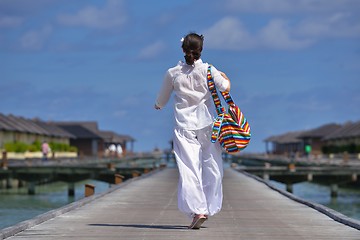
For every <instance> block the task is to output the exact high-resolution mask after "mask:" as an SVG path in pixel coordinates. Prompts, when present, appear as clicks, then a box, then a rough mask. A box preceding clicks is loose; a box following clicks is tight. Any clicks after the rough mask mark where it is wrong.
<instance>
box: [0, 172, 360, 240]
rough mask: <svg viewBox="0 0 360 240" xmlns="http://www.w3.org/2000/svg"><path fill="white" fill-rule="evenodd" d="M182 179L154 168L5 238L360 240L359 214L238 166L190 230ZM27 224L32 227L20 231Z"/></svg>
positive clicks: (5, 233) (12, 230)
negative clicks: (291, 193) (298, 197)
mask: <svg viewBox="0 0 360 240" xmlns="http://www.w3.org/2000/svg"><path fill="white" fill-rule="evenodd" d="M177 180H178V173H177V170H176V169H175V168H167V169H165V170H161V171H158V172H153V173H150V175H149V176H143V177H139V178H137V180H131V181H130V182H127V183H126V182H125V183H123V184H121V185H119V186H117V187H115V189H112V190H111V191H109V192H108V193H105V194H102V195H101V196H96V195H95V196H93V197H90V200H89V198H88V199H86V198H85V199H83V200H80V201H79V202H78V203H75V205H73V206H72V207H70V208H69V207H68V208H66V207H65V208H62V209H60V210H58V212H57V210H55V211H53V212H52V214H53V216H55V217H54V218H52V219H49V220H47V221H44V222H42V221H41V219H39V218H43V219H44V220H46V219H47V218H49V216H47V215H46V214H44V215H42V216H40V217H38V218H37V219H32V220H29V221H28V222H27V223H25V224H24V223H23V225H21V224H19V225H17V226H14V227H10V228H7V229H4V230H2V231H0V239H1V236H3V237H7V236H9V235H11V234H15V235H14V236H12V237H8V238H6V239H9V240H17V239H22V240H24V239H26V240H41V239H51V240H57V239H77V240H81V239H86V240H89V239H149V240H152V239H154V240H155V239H156V240H161V239H167V240H168V239H179V240H180V239H181V240H187V239H189V240H190V239H191V240H194V239H207V240H212V239H221V240H226V239H246V240H248V239H251V240H257V239H271V240H272V239H277V240H282V239H291V240H296V239H311V240H317V239H326V240H332V239H333V240H335V239H336V240H339V239H341V240H346V239H354V240H355V239H360V231H359V230H358V229H356V227H360V224H358V222H357V221H355V220H354V221H351V219H350V220H349V219H346V217H345V216H343V215H341V214H338V217H339V218H342V217H344V218H345V223H347V220H349V221H350V222H352V223H353V225H352V226H349V225H346V224H343V223H340V222H338V221H335V220H334V219H333V218H330V217H329V216H327V215H325V214H323V213H321V212H320V211H318V210H316V209H314V208H312V207H309V206H308V205H305V204H302V203H299V202H297V201H294V200H292V199H290V198H289V197H287V196H285V195H283V194H281V192H278V191H274V190H273V189H271V188H269V187H268V186H267V185H266V184H264V183H263V182H261V181H259V180H256V179H255V178H253V177H250V176H247V175H245V174H243V173H239V172H237V171H235V170H233V169H226V170H225V176H224V202H223V209H222V211H221V212H220V213H219V214H217V215H215V216H213V217H210V218H209V220H208V221H206V222H205V223H204V225H203V228H201V229H200V230H188V229H187V225H189V224H190V222H191V220H190V219H188V218H187V217H185V216H184V215H182V214H181V213H180V212H179V211H178V209H177ZM81 202H82V203H81ZM76 204H78V205H79V206H76ZM335 215H336V214H335ZM40 222H42V223H40ZM32 225H34V226H32ZM350 225H351V224H350ZM24 226H28V227H29V226H32V227H29V228H27V229H25V230H24V231H20V230H21V227H22V228H24Z"/></svg>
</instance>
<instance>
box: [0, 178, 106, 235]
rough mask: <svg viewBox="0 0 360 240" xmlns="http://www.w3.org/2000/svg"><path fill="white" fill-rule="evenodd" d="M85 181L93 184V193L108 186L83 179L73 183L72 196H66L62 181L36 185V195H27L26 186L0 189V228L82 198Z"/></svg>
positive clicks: (65, 186) (102, 190) (104, 189)
mask: <svg viewBox="0 0 360 240" xmlns="http://www.w3.org/2000/svg"><path fill="white" fill-rule="evenodd" d="M86 183H89V184H92V185H94V186H95V194H98V193H101V192H104V191H106V190H107V189H109V187H110V185H109V184H108V183H105V182H100V181H94V180H84V181H82V182H78V183H76V184H75V196H74V197H69V196H68V192H67V191H68V188H67V184H66V183H64V182H55V183H51V184H46V185H40V186H36V195H28V194H27V188H20V189H9V190H7V189H0V229H3V228H6V227H9V226H12V225H15V224H17V223H19V222H21V221H25V220H28V219H31V218H34V217H36V216H38V215H40V214H42V213H45V212H48V211H50V210H53V209H56V208H60V207H62V206H65V205H67V204H69V203H71V202H74V201H77V200H79V199H81V198H84V194H85V184H86Z"/></svg>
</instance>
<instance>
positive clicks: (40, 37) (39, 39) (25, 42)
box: [20, 25, 53, 50]
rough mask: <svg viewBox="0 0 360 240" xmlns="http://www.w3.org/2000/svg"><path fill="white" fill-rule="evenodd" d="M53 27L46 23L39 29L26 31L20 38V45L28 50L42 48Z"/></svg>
mask: <svg viewBox="0 0 360 240" xmlns="http://www.w3.org/2000/svg"><path fill="white" fill-rule="evenodd" d="M52 31H53V28H52V26H51V25H46V26H44V27H43V28H41V29H40V30H38V31H35V30H32V31H29V32H27V33H25V34H24V35H23V36H22V37H21V39H20V46H21V47H22V48H23V49H26V50H40V49H42V48H43V46H44V44H45V41H46V40H47V39H48V38H49V36H50V34H51V33H52Z"/></svg>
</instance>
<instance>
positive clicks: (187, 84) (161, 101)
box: [155, 59, 229, 130]
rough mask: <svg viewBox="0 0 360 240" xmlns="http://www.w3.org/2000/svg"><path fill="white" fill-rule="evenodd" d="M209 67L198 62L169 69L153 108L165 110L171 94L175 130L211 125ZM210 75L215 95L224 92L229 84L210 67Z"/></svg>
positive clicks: (211, 106) (213, 108)
mask: <svg viewBox="0 0 360 240" xmlns="http://www.w3.org/2000/svg"><path fill="white" fill-rule="evenodd" d="M208 66H209V64H208V63H203V61H202V60H201V59H199V60H197V61H195V63H194V65H188V64H186V63H184V62H179V63H178V64H177V65H176V66H175V67H173V68H170V69H168V71H167V72H166V74H165V77H164V81H163V85H162V87H161V90H160V92H159V94H158V97H157V99H156V103H155V104H156V105H157V106H158V107H160V108H162V107H164V106H165V105H166V103H167V102H168V101H169V98H170V96H171V94H172V92H174V116H175V125H176V127H177V128H182V129H188V130H197V129H202V128H204V127H206V126H209V125H210V124H212V122H213V120H214V113H215V107H214V102H213V99H212V96H211V94H210V91H209V89H208V85H207V69H208ZM211 74H212V76H213V78H214V82H215V85H216V88H217V89H218V91H225V90H226V89H227V87H228V85H229V81H228V80H226V79H225V78H223V77H222V76H221V75H220V73H219V71H218V70H217V69H216V68H215V67H214V66H212V67H211Z"/></svg>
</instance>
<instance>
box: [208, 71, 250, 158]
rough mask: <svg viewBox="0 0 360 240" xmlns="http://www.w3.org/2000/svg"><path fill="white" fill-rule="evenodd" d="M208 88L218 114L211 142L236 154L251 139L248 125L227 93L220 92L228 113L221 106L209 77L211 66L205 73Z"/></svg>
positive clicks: (210, 76)
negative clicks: (217, 143) (217, 142)
mask: <svg viewBox="0 0 360 240" xmlns="http://www.w3.org/2000/svg"><path fill="white" fill-rule="evenodd" d="M207 80H208V88H209V90H210V92H211V96H212V98H213V100H214V104H215V107H216V112H217V114H218V116H217V118H216V119H215V122H214V124H213V132H212V135H211V142H213V143H215V142H216V140H218V141H219V143H220V145H221V146H222V147H223V149H224V150H225V151H226V152H228V153H236V152H239V151H241V150H243V149H244V148H246V147H247V146H248V145H249V143H250V139H251V130H250V125H249V123H248V121H247V119H246V118H245V116H244V114H243V112H241V110H240V108H239V107H238V106H237V105H236V104H235V103H234V101H233V100H232V98H231V95H230V93H229V92H221V95H222V96H223V98H224V100H225V102H226V103H227V105H228V107H229V108H228V111H227V112H226V111H225V108H224V107H222V106H221V101H220V99H219V96H218V94H217V90H216V87H215V83H214V80H213V78H212V75H211V65H209V67H208V71H207Z"/></svg>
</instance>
